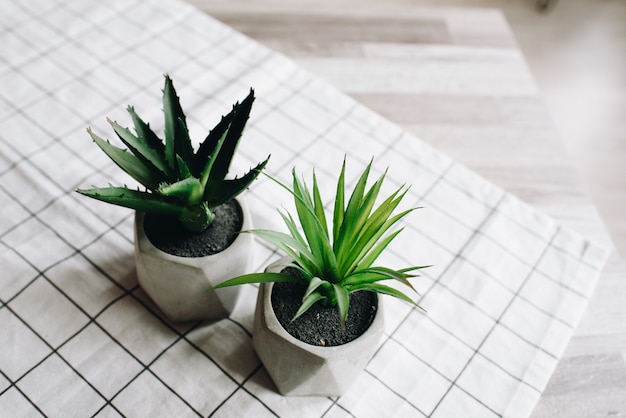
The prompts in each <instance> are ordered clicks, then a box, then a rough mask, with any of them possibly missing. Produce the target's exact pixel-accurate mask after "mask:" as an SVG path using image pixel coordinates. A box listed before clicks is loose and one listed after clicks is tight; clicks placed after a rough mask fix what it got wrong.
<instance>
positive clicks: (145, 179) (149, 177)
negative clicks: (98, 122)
mask: <svg viewBox="0 0 626 418" xmlns="http://www.w3.org/2000/svg"><path fill="white" fill-rule="evenodd" d="M87 132H89V135H91V138H92V139H93V140H94V142H95V143H96V144H97V145H98V146H99V147H100V149H102V151H104V153H105V154H106V155H108V156H109V158H110V159H111V160H113V162H114V163H115V164H117V165H118V166H119V167H120V168H121V169H122V170H124V171H125V172H126V173H128V174H129V175H130V176H131V177H132V178H134V179H135V180H137V181H138V182H139V183H141V184H143V185H144V186H145V187H147V188H148V189H151V190H154V189H156V188H157V187H159V182H160V180H161V178H160V177H159V176H155V175H154V173H153V172H152V170H150V168H149V167H146V166H145V165H144V163H143V162H142V161H141V160H140V159H139V158H137V157H135V156H134V155H133V154H131V153H130V152H127V151H126V150H123V149H121V148H118V147H116V146H115V145H112V144H111V143H110V142H109V141H106V140H104V139H102V138H100V137H99V136H98V135H96V134H95V133H94V132H93V131H92V130H91V129H88V130H87Z"/></svg>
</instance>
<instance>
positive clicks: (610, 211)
mask: <svg viewBox="0 0 626 418" xmlns="http://www.w3.org/2000/svg"><path fill="white" fill-rule="evenodd" d="M414 1H415V2H416V3H419V4H430V5H435V4H437V5H444V4H445V5H450V6H485V7H494V8H499V9H501V10H502V11H503V13H504V15H505V16H506V18H507V20H508V22H509V24H510V26H511V29H512V30H513V32H514V34H515V37H516V38H517V41H518V42H519V46H520V48H521V49H522V51H523V52H524V55H525V57H526V61H527V62H528V65H529V66H530V69H531V72H532V73H533V75H534V77H535V80H536V82H537V84H538V86H539V89H540V90H541V92H542V93H543V96H544V99H545V102H546V106H547V108H548V111H549V112H550V114H551V116H552V119H553V121H554V123H555V125H556V127H557V129H558V130H559V133H560V137H561V139H562V141H563V144H564V145H565V147H566V149H567V151H568V152H569V154H570V157H571V158H572V160H573V162H574V165H575V166H576V168H577V169H578V170H579V174H580V176H581V180H582V182H583V186H584V187H585V188H586V190H587V191H588V193H589V194H590V196H591V197H592V198H593V200H594V202H595V203H596V205H597V207H598V210H599V212H600V215H601V216H602V219H603V221H604V223H605V225H606V227H607V229H608V231H609V233H610V235H611V237H612V239H613V242H614V243H615V246H616V247H617V249H618V251H619V252H620V254H621V255H622V256H625V255H626V1H624V0H561V1H555V0H552V1H551V2H549V4H548V5H547V9H545V10H539V9H538V8H537V6H538V3H536V2H533V1H530V0H440V1H427V0H414Z"/></svg>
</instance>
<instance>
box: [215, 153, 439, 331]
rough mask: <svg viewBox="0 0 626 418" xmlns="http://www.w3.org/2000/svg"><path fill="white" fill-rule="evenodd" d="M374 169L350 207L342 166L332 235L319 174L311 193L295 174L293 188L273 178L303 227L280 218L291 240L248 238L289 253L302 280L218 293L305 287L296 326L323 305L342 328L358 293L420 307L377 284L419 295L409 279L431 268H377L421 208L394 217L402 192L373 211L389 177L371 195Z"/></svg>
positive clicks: (266, 276)
mask: <svg viewBox="0 0 626 418" xmlns="http://www.w3.org/2000/svg"><path fill="white" fill-rule="evenodd" d="M371 165H372V162H370V163H369V164H368V165H367V167H366V168H365V170H364V171H363V173H362V174H361V176H360V178H359V180H358V181H357V183H356V185H355V187H354V190H353V191H352V194H351V195H350V198H349V200H348V202H347V205H346V204H345V196H346V193H345V167H346V165H345V160H344V162H343V165H342V168H341V174H340V175H339V180H338V182H337V189H336V194H335V202H334V211H333V219H332V224H331V225H330V227H331V228H332V230H329V223H328V222H327V219H326V214H325V211H324V207H323V204H322V198H321V195H320V191H319V187H318V183H317V179H316V177H315V172H313V189H312V191H310V190H309V188H308V187H307V184H306V183H305V181H304V180H301V179H299V178H298V176H297V175H296V172H295V169H294V170H293V171H292V176H293V187H292V188H289V187H288V186H286V185H285V184H283V183H281V182H280V181H278V180H276V179H273V178H272V179H273V180H274V181H275V182H277V183H278V184H279V185H280V186H282V187H283V188H285V189H287V190H288V191H289V192H290V193H291V194H292V195H293V197H294V201H295V207H296V212H297V217H298V220H299V226H298V224H296V221H295V220H294V218H293V217H292V216H291V214H289V213H288V212H281V213H280V214H281V217H282V219H283V220H284V222H285V224H286V225H287V228H288V230H289V233H288V234H287V233H282V232H277V231H271V230H251V231H246V232H250V233H253V234H255V235H257V236H259V237H261V238H262V239H264V240H266V241H267V242H269V243H271V244H273V245H275V246H276V247H278V248H279V249H281V250H283V251H284V252H285V253H287V254H288V255H289V256H290V257H291V258H292V259H293V260H294V262H293V263H291V264H289V265H287V266H285V267H293V268H295V269H296V270H298V271H299V272H300V273H301V275H291V274H286V273H284V272H282V273H272V272H264V273H252V274H247V275H243V276H239V277H236V278H234V279H230V280H227V281H225V282H223V283H220V284H219V285H217V286H215V287H216V288H219V287H226V286H235V285H240V284H246V283H268V282H301V281H304V282H305V283H306V284H307V289H306V291H305V293H304V296H303V298H302V303H301V305H300V308H299V309H298V311H297V312H296V314H295V316H294V318H293V319H292V321H293V320H295V319H297V318H298V317H299V316H301V315H302V314H303V313H304V312H306V311H307V310H308V309H309V308H310V307H311V306H313V305H314V304H315V303H317V302H320V303H322V304H324V305H326V306H336V307H337V309H338V311H339V317H340V320H341V322H342V323H344V322H345V320H346V318H347V315H348V307H349V300H350V299H349V294H350V293H352V292H356V291H359V290H365V291H372V292H377V293H380V294H386V295H391V296H394V297H397V298H400V299H402V300H405V301H407V302H409V303H411V304H413V305H415V306H418V307H419V305H417V303H416V302H415V301H414V300H413V299H411V298H410V297H409V296H408V295H406V294H405V293H404V292H402V291H400V290H397V289H395V288H393V287H390V286H388V285H385V284H381V283H379V282H382V281H386V280H396V281H398V282H400V283H402V284H404V285H406V286H408V287H409V288H410V289H411V290H413V291H415V289H414V288H413V286H412V285H411V284H410V282H409V281H408V279H409V278H410V277H416V276H415V275H412V274H409V273H410V272H414V271H416V270H419V269H422V268H425V267H428V266H413V267H407V268H404V269H400V270H394V269H391V268H386V267H377V266H373V264H374V262H375V261H376V259H377V258H378V256H379V255H380V254H381V253H382V252H383V250H384V249H385V248H387V246H388V245H389V244H390V243H391V241H392V240H393V239H394V238H395V237H396V236H397V235H398V234H399V233H400V232H401V231H402V229H397V230H395V231H393V232H390V230H391V228H392V227H393V226H394V225H395V224H396V223H397V222H398V221H399V220H400V219H402V218H404V217H405V216H406V215H408V214H409V213H410V212H412V211H413V210H415V209H417V208H411V209H407V210H404V211H402V212H400V213H397V214H394V211H395V210H396V208H397V206H398V204H399V203H400V201H401V200H402V198H403V197H404V196H405V195H406V193H407V191H408V188H406V187H404V186H402V187H400V188H398V189H397V190H396V191H395V192H394V193H392V194H391V195H390V196H388V197H387V198H386V199H385V200H384V201H382V203H380V204H379V205H378V206H375V202H376V199H377V197H378V194H379V192H380V189H381V186H382V184H383V180H384V178H385V174H386V173H385V174H383V175H382V176H381V177H379V178H378V180H376V182H374V184H373V185H372V186H371V187H370V188H369V189H367V187H366V184H367V179H368V176H369V173H370V169H371ZM268 177H269V176H268ZM270 178H271V177H270Z"/></svg>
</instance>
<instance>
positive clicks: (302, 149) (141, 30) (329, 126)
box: [0, 0, 607, 417]
mask: <svg viewBox="0 0 626 418" xmlns="http://www.w3.org/2000/svg"><path fill="white" fill-rule="evenodd" d="M0 6H1V8H2V17H1V18H0V25H1V26H0V45H2V49H1V54H0V86H1V89H0V202H1V203H2V206H1V209H0V210H1V216H0V266H2V274H1V275H0V324H1V327H0V347H1V348H0V350H1V355H0V415H2V416H11V417H17V416H35V415H39V414H43V415H46V416H61V417H68V416H92V415H97V416H118V414H121V415H123V416H196V415H202V416H209V415H211V416H255V417H260V416H299V417H318V416H326V417H347V416H357V417H381V416H385V417H391V416H398V417H406V416H413V417H419V416H432V417H459V416H476V417H478V416H480V417H492V416H493V417H495V416H528V415H529V414H530V413H531V412H532V409H533V407H534V405H535V403H536V401H537V400H538V399H539V397H540V395H541V392H542V390H543V389H544V388H545V386H546V384H547V382H548V380H549V378H550V375H551V373H552V371H553V370H554V368H555V366H556V364H557V362H558V360H559V357H560V356H561V355H562V353H563V351H564V349H565V347H566V345H567V343H568V340H569V338H570V337H571V336H572V333H573V332H574V330H575V328H576V325H577V323H578V321H579V319H580V317H581V315H582V313H583V311H584V309H585V306H586V304H587V301H588V299H589V296H590V295H591V293H592V291H593V288H594V285H595V283H596V280H597V278H598V275H599V271H600V270H601V268H602V266H603V263H604V261H605V259H606V256H607V254H606V252H605V251H604V250H603V249H601V248H599V247H597V246H595V245H594V244H592V243H590V242H588V241H587V240H585V239H583V238H582V237H580V236H578V235H577V234H576V233H574V232H572V231H570V230H568V229H565V228H563V227H561V226H559V225H558V224H557V223H556V222H555V221H554V220H552V219H550V218H549V217H547V216H545V215H544V214H542V213H540V212H538V211H537V210H535V209H534V208H532V207H529V206H528V205H526V204H524V203H522V202H521V201H520V200H518V199H517V198H515V197H514V196H511V195H510V194H508V193H506V192H505V191H503V190H501V189H499V188H498V187H496V186H494V185H493V184H491V183H489V182H488V181H486V180H484V179H483V178H481V177H479V176H477V175H476V174H474V173H473V172H471V171H469V170H468V169H466V168H464V167H463V166H461V165H459V164H457V163H455V162H454V161H453V160H451V159H450V158H448V157H447V156H445V155H442V154H441V153H440V152H438V151H437V150H435V149H432V148H430V147H429V146H427V145H425V144H424V143H423V142H421V141H420V140H419V139H417V138H415V137H414V136H411V135H410V134H407V133H406V132H404V131H402V130H401V129H400V128H398V127H397V126H394V125H393V124H391V123H389V122H388V121H386V120H384V119H383V118H381V117H380V116H378V115H377V114H375V113H373V112H371V111H369V110H368V109H366V108H364V107H363V106H361V105H359V104H357V103H356V102H355V101H353V100H352V99H350V98H348V97H346V96H344V95H343V94H341V93H340V92H338V91H337V90H335V89H334V88H332V87H330V86H329V85H327V84H325V83H323V82H321V81H320V80H318V79H316V78H315V77H313V76H312V75H310V74H308V73H307V72H305V71H303V70H302V69H300V68H298V67H297V66H296V65H295V64H294V63H293V62H291V61H290V60H288V59H286V58H285V57H283V56H281V55H279V54H277V53H275V52H273V51H271V50H268V49H267V48H265V47H263V46H261V45H259V44H257V43H256V42H254V41H252V40H250V39H248V38H246V37H245V36H243V35H241V34H239V33H237V32H236V31H234V30H232V29H230V28H229V27H226V26H224V25H223V24H221V23H218V22H217V21H215V20H213V19H211V18H210V17H207V16H205V15H204V14H202V13H200V12H199V11H197V10H195V9H194V8H192V7H191V6H188V5H186V4H184V3H180V2H177V1H176V0H147V1H146V0H141V1H140V0H129V1H123V0H111V1H96V0H82V1H80V2H71V1H63V0H51V1H33V2H30V1H29V2H26V1H23V2H15V1H11V0H0ZM164 73H169V74H170V75H171V76H172V78H173V79H174V82H175V84H176V87H177V90H178V93H179V95H180V96H181V100H182V105H183V108H184V109H185V111H186V113H187V116H188V121H189V123H190V129H191V135H192V137H193V138H195V139H196V140H198V139H200V138H204V135H205V134H206V133H207V132H208V129H210V128H211V127H212V126H213V125H214V124H215V123H216V122H217V121H218V120H219V117H220V116H221V115H222V114H224V113H226V112H228V111H229V110H230V106H231V105H232V103H234V102H235V101H237V100H241V99H243V98H244V97H245V95H246V94H247V92H248V90H249V88H250V87H254V89H255V91H256V95H257V97H258V99H257V101H256V103H255V106H254V108H253V111H252V115H251V120H250V123H249V127H248V129H247V131H246V134H245V136H244V138H243V140H242V143H241V145H240V149H239V153H238V155H237V157H236V160H235V163H234V165H235V168H234V170H233V174H234V173H243V172H245V170H246V169H247V168H248V167H250V166H253V165H254V164H256V163H257V162H258V161H261V160H262V159H264V158H265V157H266V156H267V154H270V153H271V154H272V157H271V161H270V164H269V166H268V172H269V173H270V174H272V175H274V176H276V177H278V178H280V179H282V180H285V181H288V179H289V176H290V170H291V168H292V167H293V166H295V167H296V169H297V171H298V172H299V173H302V174H304V175H305V176H306V177H308V176H310V173H311V169H312V168H313V167H315V169H316V173H317V176H318V179H319V182H320V187H321V188H322V190H325V191H326V194H325V195H324V198H325V199H326V201H327V202H330V201H331V199H332V194H333V191H334V186H333V184H334V182H335V180H334V179H335V178H336V176H337V175H338V173H339V169H340V165H341V161H342V160H343V158H344V155H345V156H346V157H347V167H348V174H347V180H348V183H350V184H354V182H355V181H356V176H357V174H358V173H359V172H360V171H361V170H362V169H363V167H364V166H365V164H367V162H368V161H369V160H370V159H371V158H372V157H374V167H375V171H376V172H377V174H380V173H382V172H383V171H384V170H385V168H387V167H390V168H389V173H388V175H387V186H388V189H389V190H391V189H393V188H396V187H398V186H399V185H401V184H403V183H408V184H412V187H411V189H410V192H409V193H408V195H407V197H406V198H405V202H406V205H407V207H408V206H415V205H418V206H423V207H424V208H423V209H421V210H419V211H416V212H414V213H413V214H411V215H410V216H409V217H408V218H407V220H406V222H405V226H406V229H405V230H404V231H403V232H402V233H401V234H400V235H399V237H398V238H397V240H396V241H394V243H393V244H392V246H391V248H390V251H389V252H388V253H387V254H386V255H384V256H383V257H382V258H383V259H382V260H381V264H383V263H385V264H387V265H390V266H392V267H404V266H408V265H415V264H433V265H434V267H432V268H429V269H427V270H424V273H423V274H424V275H423V277H420V278H417V279H415V280H414V283H415V287H416V288H417V290H418V291H419V292H420V293H421V297H420V298H419V302H420V304H421V305H422V306H423V307H424V308H425V309H426V310H427V313H426V314H424V313H423V312H421V311H419V310H416V309H414V308H412V307H411V306H410V305H408V304H406V303H403V302H401V301H398V300H395V299H392V298H385V299H384V303H385V304H386V307H387V309H386V312H387V314H386V335H385V338H384V340H383V341H382V342H381V345H380V347H379V349H378V351H377V352H376V355H375V356H374V358H373V359H372V360H371V361H370V362H369V364H368V365H367V368H366V370H365V371H364V372H363V373H362V374H361V375H360V377H359V379H358V380H357V381H356V382H355V384H354V386H353V388H352V389H351V390H350V391H349V392H348V393H346V394H345V395H344V396H342V397H341V398H338V399H335V398H324V397H320V398H286V397H282V396H280V395H278V394H277V393H276V391H275V389H274V387H273V384H272V382H271V380H270V379H269V378H268V376H267V374H266V372H265V370H264V368H263V367H262V365H261V364H260V362H259V360H258V358H257V357H256V355H255V353H254V351H253V349H252V345H251V334H250V331H251V328H252V315H253V310H254V301H255V294H256V288H255V287H254V286H246V287H245V288H244V297H243V300H242V301H241V303H240V304H239V305H238V306H237V309H236V311H235V312H234V314H233V315H232V317H231V318H228V319H224V320H220V321H215V322H198V323H187V324H172V323H169V322H168V321H166V320H165V319H164V318H163V317H162V315H161V314H160V312H159V311H158V309H157V308H156V307H155V306H154V305H153V303H152V302H151V301H150V300H149V299H148V298H147V297H146V295H145V294H144V292H143V291H142V290H141V288H140V287H139V286H138V285H137V281H136V276H135V271H134V264H133V256H132V252H133V244H132V219H133V216H132V213H131V212H130V211H129V210H126V209H124V208H119V207H116V206H112V205H106V204H103V203H100V202H96V201H93V200H90V199H86V198H84V197H81V196H79V195H77V194H76V193H74V189H75V188H76V187H89V186H91V185H100V186H103V185H106V184H107V183H109V182H111V183H114V184H123V183H128V184H129V185H130V184H132V183H131V182H130V179H129V178H128V177H127V176H125V174H124V173H123V172H121V170H119V169H118V168H117V167H116V166H115V165H114V164H113V163H112V162H111V161H110V160H109V159H108V158H107V157H106V156H105V155H104V153H102V152H101V151H100V150H99V149H98V147H96V146H95V145H94V144H93V143H92V142H91V140H90V138H89V136H88V135H87V133H86V132H85V128H86V127H87V126H92V127H93V129H94V130H95V131H96V132H97V133H98V134H100V135H101V136H105V137H109V138H111V137H112V130H111V129H110V127H109V126H108V125H107V123H106V116H108V117H110V118H112V119H116V120H118V121H119V122H120V123H122V124H123V125H130V118H129V116H128V115H127V114H126V112H125V108H126V106H127V105H129V104H131V105H133V106H134V107H135V109H136V110H137V112H138V113H139V114H140V115H141V116H142V117H143V118H144V119H146V120H147V121H149V122H151V124H152V126H153V127H154V128H155V129H157V130H159V129H161V128H162V113H161V101H160V100H161V92H160V89H161V88H162V85H163V74H164ZM246 195H247V197H248V199H249V200H250V201H251V202H250V203H251V204H252V206H253V218H254V219H253V222H254V223H255V226H256V227H264V228H281V220H280V218H279V216H278V214H277V211H276V207H277V206H278V207H280V206H285V207H286V208H289V205H290V201H291V198H290V196H289V195H288V194H287V193H286V192H285V191H284V190H281V189H280V188H278V187H276V185H275V184H273V183H272V182H271V181H269V180H268V179H266V178H261V179H259V180H257V181H256V182H255V183H254V185H253V187H252V189H251V190H250V191H248V192H246ZM256 247H257V248H256V265H257V266H258V269H259V270H260V269H262V268H263V266H265V265H266V264H267V263H268V262H269V261H271V260H273V259H275V258H276V257H277V256H278V254H277V253H276V252H275V250H274V249H273V248H271V247H268V246H266V245H265V244H263V243H261V242H257V244H256Z"/></svg>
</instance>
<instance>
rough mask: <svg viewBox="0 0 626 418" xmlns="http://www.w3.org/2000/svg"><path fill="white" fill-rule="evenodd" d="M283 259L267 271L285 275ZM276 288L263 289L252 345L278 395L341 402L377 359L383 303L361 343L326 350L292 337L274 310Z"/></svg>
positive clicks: (257, 309)
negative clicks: (317, 397) (320, 397)
mask: <svg viewBox="0 0 626 418" xmlns="http://www.w3.org/2000/svg"><path fill="white" fill-rule="evenodd" d="M288 261H289V259H288V258H287V259H282V260H279V261H277V262H276V263H274V264H272V265H270V266H268V267H267V269H266V271H270V272H280V271H281V270H282V269H284V265H285V262H288ZM273 286H274V283H262V284H260V285H259V293H258V296H257V304H256V311H255V317H254V328H253V331H252V335H253V338H252V343H253V346H254V349H255V351H256V353H257V355H258V356H259V358H260V359H261V361H262V362H263V365H264V366H265V369H266V370H267V372H268V374H269V375H270V377H271V378H272V380H273V381H274V384H275V385H276V388H277V389H278V391H279V392H280V393H281V394H282V395H285V396H341V395H342V394H343V393H344V392H346V391H347V390H348V388H349V387H350V386H351V385H352V383H353V382H354V381H355V380H356V378H357V377H358V375H359V374H360V373H361V372H362V371H363V369H364V368H365V366H366V364H367V362H368V361H369V360H370V359H371V358H372V356H373V355H374V353H375V351H376V349H377V348H378V343H379V341H380V340H381V338H382V336H383V332H384V314H383V310H382V304H381V300H380V298H378V295H376V296H377V299H378V308H377V310H376V316H375V317H374V320H373V322H372V323H371V325H370V326H369V328H368V329H367V330H366V331H365V332H364V333H363V334H362V335H361V336H360V337H358V338H356V339H355V340H353V341H350V342H348V343H346V344H343V345H338V346H331V347H328V346H327V347H322V346H315V345H311V344H307V343H305V342H303V341H300V340H298V339H297V338H295V337H293V336H292V335H291V334H289V333H288V332H287V331H286V330H285V329H284V328H283V326H282V325H281V324H280V322H279V321H278V319H277V318H276V314H275V313H274V309H273V308H272V301H271V294H272V288H273Z"/></svg>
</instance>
